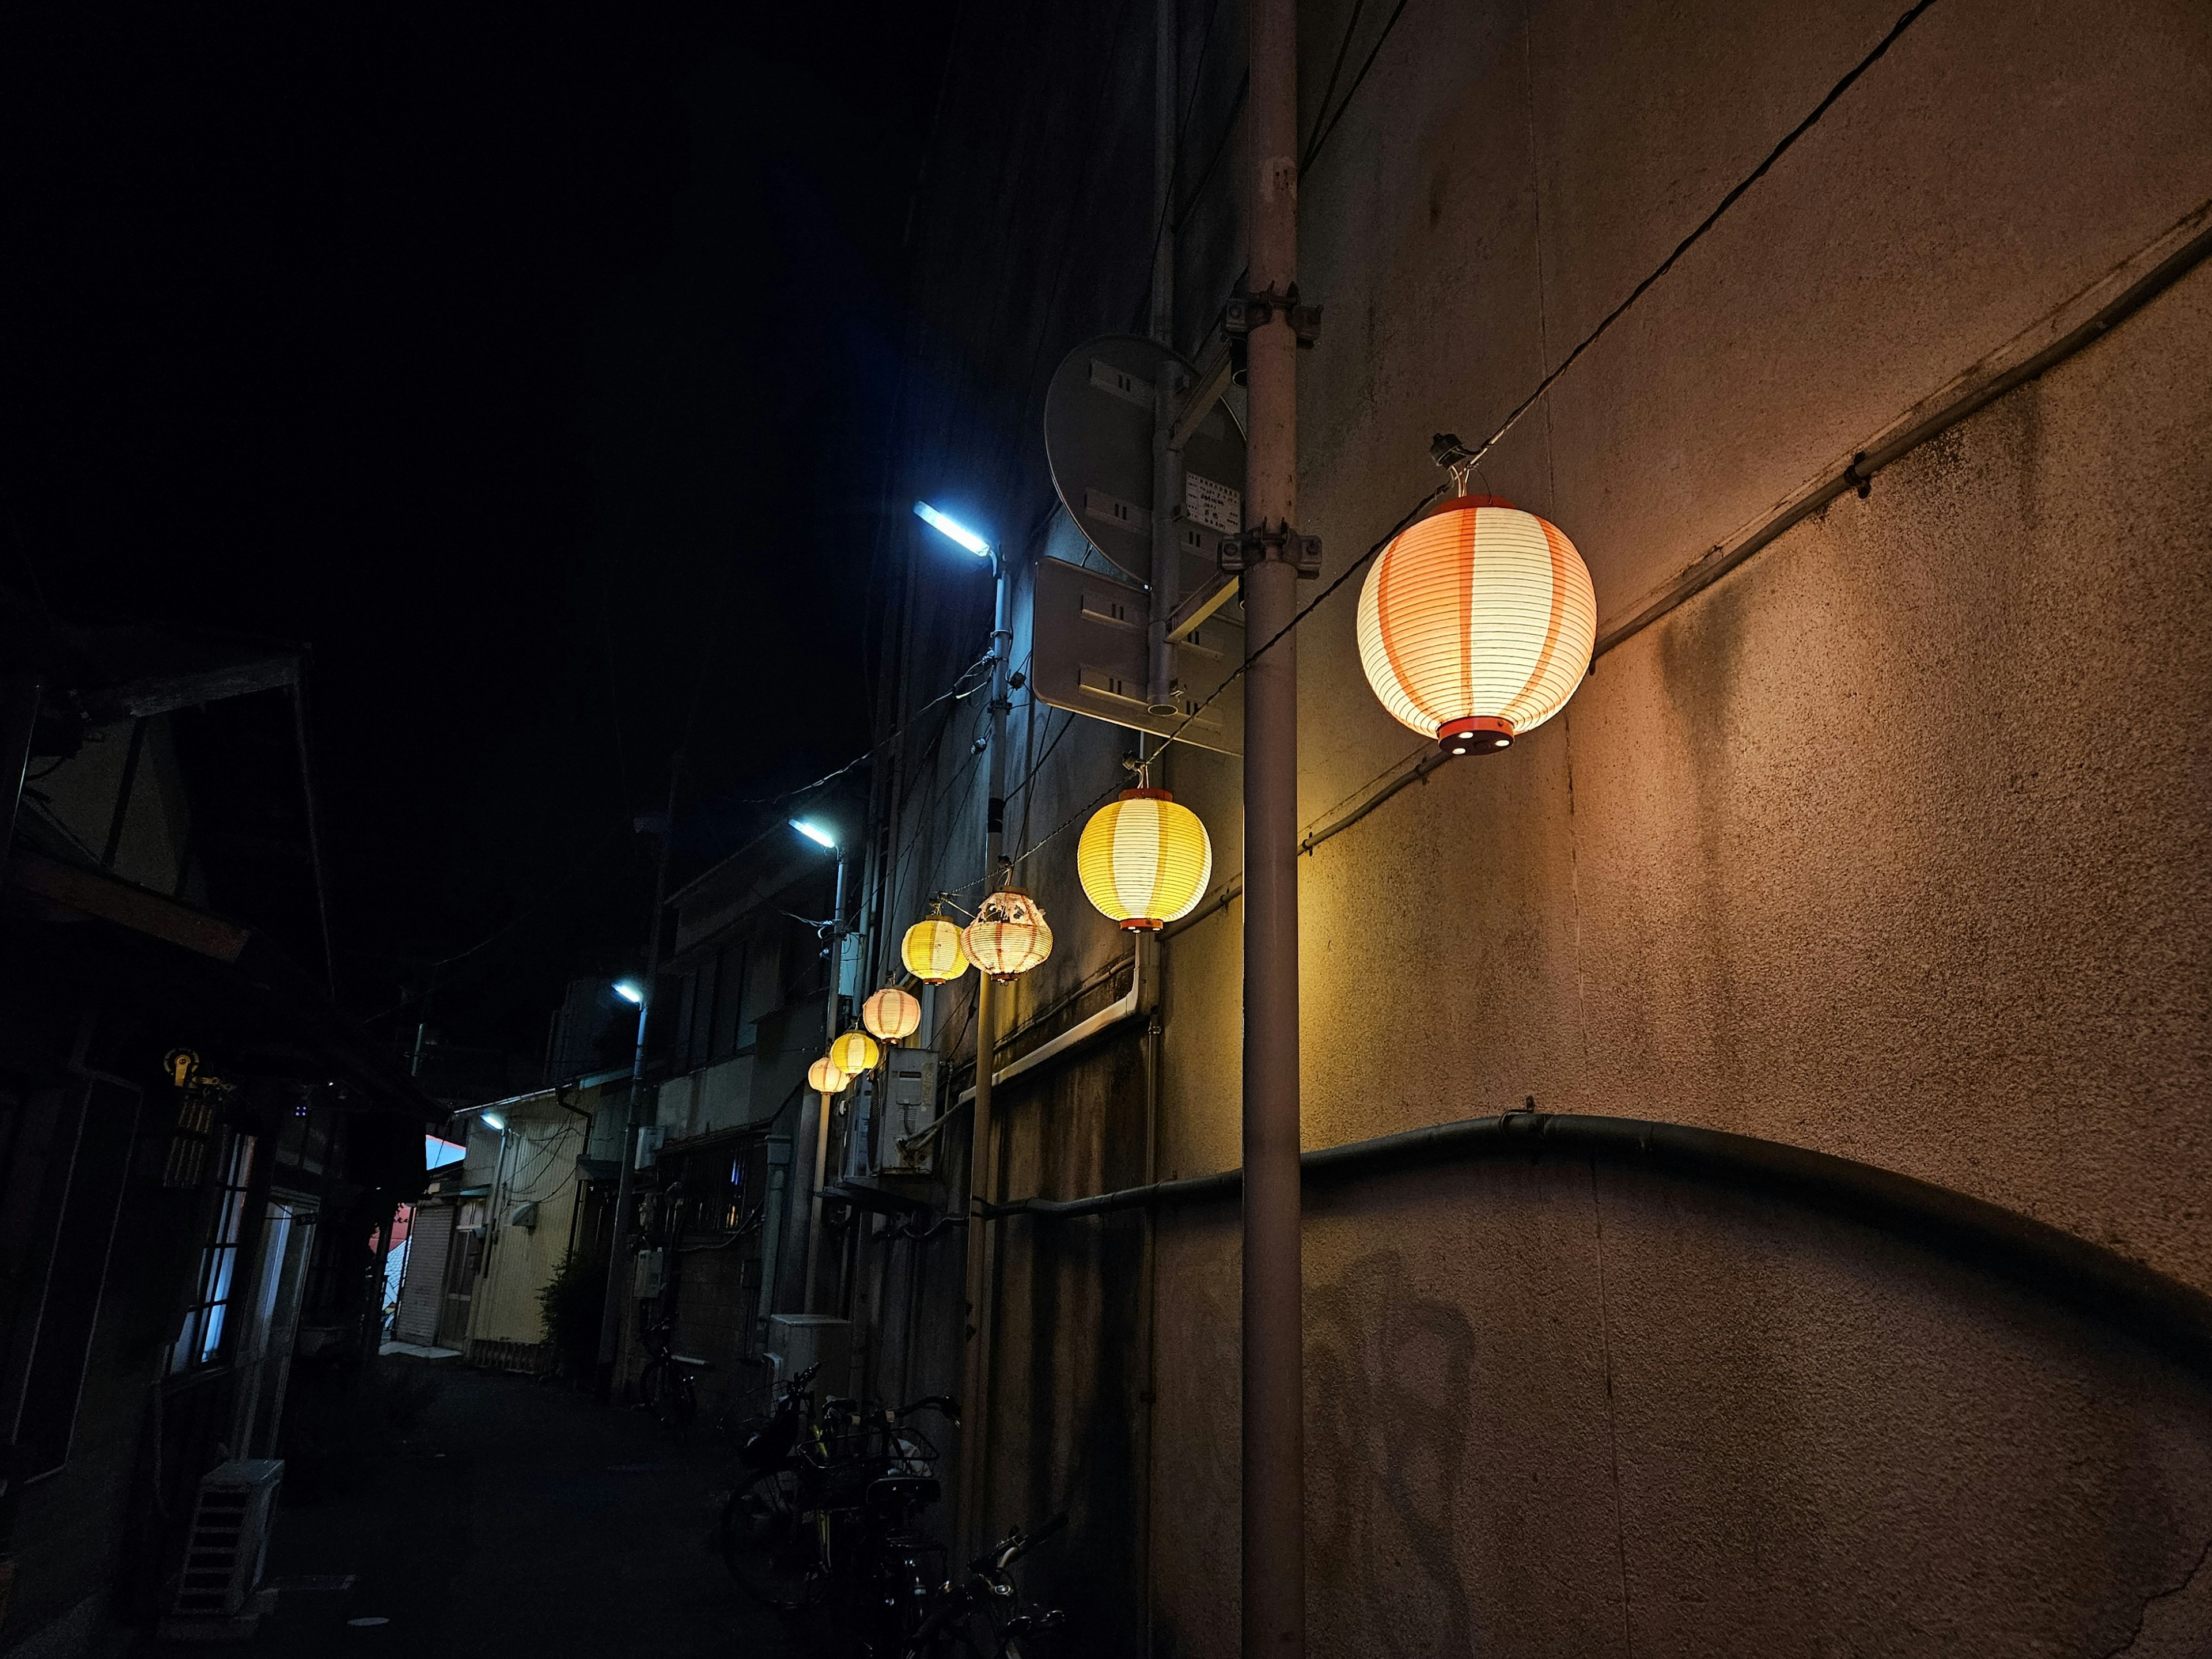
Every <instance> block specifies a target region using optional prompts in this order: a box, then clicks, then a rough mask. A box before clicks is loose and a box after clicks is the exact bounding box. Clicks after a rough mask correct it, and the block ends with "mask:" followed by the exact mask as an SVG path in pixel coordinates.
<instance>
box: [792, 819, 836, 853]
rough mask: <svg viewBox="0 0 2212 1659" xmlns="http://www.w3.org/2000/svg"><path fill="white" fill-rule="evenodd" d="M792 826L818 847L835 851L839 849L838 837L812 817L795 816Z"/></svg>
mask: <svg viewBox="0 0 2212 1659" xmlns="http://www.w3.org/2000/svg"><path fill="white" fill-rule="evenodd" d="M791 827H792V828H793V829H796V830H798V831H799V834H800V835H802V836H805V837H806V839H807V840H809V841H811V842H813V843H814V844H815V845H816V846H817V847H826V848H829V850H830V851H831V852H833V853H834V852H836V850H837V837H836V836H834V835H832V834H831V833H830V832H829V830H827V829H823V827H822V826H821V825H820V824H818V823H815V822H814V821H813V820H812V819H811V818H793V819H792V821H791Z"/></svg>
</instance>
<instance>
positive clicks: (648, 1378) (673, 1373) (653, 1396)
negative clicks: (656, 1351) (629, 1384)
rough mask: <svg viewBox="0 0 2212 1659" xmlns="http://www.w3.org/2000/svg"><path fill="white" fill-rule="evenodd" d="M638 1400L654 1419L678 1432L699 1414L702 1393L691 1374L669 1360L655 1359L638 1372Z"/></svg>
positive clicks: (666, 1427) (662, 1425)
mask: <svg viewBox="0 0 2212 1659" xmlns="http://www.w3.org/2000/svg"><path fill="white" fill-rule="evenodd" d="M637 1394H638V1398H639V1399H640V1400H641V1401H643V1402H644V1404H645V1408H646V1410H647V1411H648V1412H650V1413H653V1421H654V1422H656V1423H658V1424H659V1425H661V1427H663V1428H665V1429H675V1430H677V1431H679V1432H680V1431H683V1430H684V1429H685V1428H688V1427H689V1426H690V1423H691V1419H693V1418H694V1417H696V1416H697V1415H698V1414H699V1390H698V1387H697V1385H696V1383H693V1382H692V1380H691V1374H690V1372H689V1371H687V1370H683V1369H681V1368H680V1367H678V1365H677V1364H675V1363H674V1362H672V1361H671V1360H666V1359H655V1360H653V1361H652V1362H651V1363H650V1364H647V1366H646V1368H645V1369H644V1370H642V1371H641V1372H639V1373H638V1378H637Z"/></svg>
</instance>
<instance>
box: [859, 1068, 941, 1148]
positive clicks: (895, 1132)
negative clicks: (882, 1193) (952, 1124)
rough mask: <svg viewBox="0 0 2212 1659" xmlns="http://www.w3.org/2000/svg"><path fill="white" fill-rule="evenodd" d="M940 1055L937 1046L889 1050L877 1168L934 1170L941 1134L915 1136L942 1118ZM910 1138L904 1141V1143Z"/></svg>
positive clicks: (878, 1119)
mask: <svg viewBox="0 0 2212 1659" xmlns="http://www.w3.org/2000/svg"><path fill="white" fill-rule="evenodd" d="M937 1075H938V1055H937V1050H935V1049H934V1048H893V1049H891V1050H890V1053H889V1054H886V1055H885V1056H884V1068H883V1072H882V1076H883V1078H884V1080H885V1083H886V1085H887V1086H886V1087H885V1088H884V1099H883V1101H882V1103H880V1105H879V1106H878V1108H877V1109H876V1110H875V1112H874V1118H875V1130H876V1169H877V1170H878V1173H880V1174H883V1175H929V1174H932V1173H933V1172H934V1171H935V1170H936V1167H937V1137H936V1136H934V1135H932V1136H930V1137H929V1139H927V1140H924V1141H921V1144H919V1145H914V1144H912V1143H913V1142H914V1141H915V1137H917V1136H919V1135H920V1134H921V1132H922V1131H923V1130H925V1129H927V1128H928V1127H929V1126H930V1125H931V1124H933V1123H934V1122H936V1121H937ZM902 1142H906V1143H908V1144H907V1145H905V1146H902V1145H901V1144H900V1143H902Z"/></svg>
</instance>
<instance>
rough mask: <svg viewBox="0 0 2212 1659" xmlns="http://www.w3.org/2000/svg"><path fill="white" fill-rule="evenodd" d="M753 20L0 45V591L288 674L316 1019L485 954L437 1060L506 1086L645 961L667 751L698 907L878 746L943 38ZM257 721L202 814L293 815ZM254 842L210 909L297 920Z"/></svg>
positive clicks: (150, 36)
mask: <svg viewBox="0 0 2212 1659" xmlns="http://www.w3.org/2000/svg"><path fill="white" fill-rule="evenodd" d="M950 11H951V7H950V6H949V5H943V4H930V3H921V4H915V5H908V6H903V7H900V8H897V9H889V8H884V9H880V10H879V11H872V9H870V8H866V7H859V8H856V7H853V6H844V7H836V8H829V7H820V8H783V9H778V12H779V14H780V21H773V22H771V21H768V20H767V13H768V9H766V8H757V7H751V6H736V7H728V8H720V9H717V8H703V7H702V8H690V9H682V8H660V7H644V6H605V7H599V8H596V9H591V10H589V11H586V12H582V13H578V14H575V15H565V16H562V17H559V18H558V19H556V17H555V16H554V15H551V14H550V13H548V12H546V11H545V10H544V9H538V8H513V9H510V10H509V13H508V15H505V16H502V17H496V18H495V16H493V15H491V14H490V13H489V12H488V11H481V10H478V9H474V8H463V7H452V6H447V7H435V8H425V9H418V10H406V9H391V8H374V9H371V8H365V7H351V6H320V5H316V6H301V7H267V8H252V9H248V8H242V7H233V6H210V5H177V6H166V7H143V8H134V9H126V10H124V11H119V12H110V11H108V10H107V9H100V8H93V7H85V6H76V5H64V6H57V7H52V8H47V9H43V10H41V9H25V8H21V7H15V8H11V9H9V14H8V17H7V21H6V22H5V23H4V24H0V122H4V124H5V125H4V137H0V149H4V151H5V155H4V158H0V168H4V188H5V215H6V229H5V237H4V240H5V241H6V244H7V247H6V251H5V252H4V254H0V261H4V267H0V270H3V271H4V282H5V295H4V313H5V314H4V318H0V352H4V361H0V375H3V376H4V386H0V398H4V411H5V412H4V420H5V428H4V434H0V439H4V444H3V445H0V447H4V453H3V454H0V489H4V500H0V507H4V511H5V515H6V516H5V520H4V523H0V535H4V537H5V553H4V557H0V584H4V585H5V586H9V587H10V588H14V589H16V590H17V591H19V592H32V593H34V594H36V595H38V596H40V597H42V598H43V599H44V600H45V601H46V603H47V604H48V605H51V606H52V609H53V611H55V612H56V613H57V614H58V616H60V617H63V618H64V620H67V621H70V622H74V623H100V622H106V621H126V620H127V621H167V622H172V623H180V624H189V625H191V626H194V627H197V628H204V629H215V630H219V631H221V632H223V633H226V634H233V635H242V636H249V637H252V638H258V639H265V640H268V641H274V642H279V643H287V642H289V643H297V642H304V643H307V644H308V645H310V646H312V647H313V664H312V667H311V670H310V677H309V695H310V700H311V707H312V709H313V740H314V744H315V747H316V764H317V766H318V768H319V774H320V776H319V786H320V789H321V793H322V817H323V823H324V827H325V837H326V848H327V857H328V865H329V869H330V878H331V892H332V902H333V905H334V916H333V927H332V931H333V934H334V936H335V939H336V942H337V957H338V966H339V973H340V977H341V981H342V989H343V1001H344V1002H345V1004H346V1005H347V1006H349V1008H351V1009H352V1010H353V1011H354V1012H356V1013H359V1014H362V1015H363V1016H368V1017H374V1018H380V1019H381V1020H382V1021H383V1022H384V1023H383V1024H381V1025H380V1027H379V1028H378V1029H380V1030H396V1029H397V1028H398V1027H400V1026H402V1025H410V1024H411V1023H412V1021H413V1020H414V1019H415V1018H416V1015H417V1012H419V1010H418V1008H417V1006H416V1005H415V1004H414V1003H412V1002H410V1000H409V999H410V997H413V996H416V995H418V994H420V993H421V991H422V987H424V986H425V985H426V984H428V983H430V982H431V977H432V970H431V969H429V967H428V964H429V963H433V962H434V961H435V960H437V959H439V958H441V957H451V956H453V954H454V953H455V952H458V951H464V950H465V949H467V948H468V947H470V946H472V945H477V944H478V943H479V941H482V940H483V939H487V938H489V939H491V941H492V942H491V943H490V944H489V945H487V946H485V947H484V948H483V949H480V950H477V951H475V952H474V953H473V954H471V955H470V956H468V957H465V958H464V959H463V960H461V961H460V962H459V963H447V965H446V966H444V967H442V968H439V969H436V970H435V987H436V988H435V992H434V993H433V1003H432V1006H431V1010H430V1018H432V1019H433V1020H434V1021H435V1022H436V1023H438V1024H441V1026H443V1027H445V1028H446V1029H447V1033H448V1036H449V1037H451V1038H453V1040H456V1041H461V1042H477V1043H487V1044H495V1045H503V1046H508V1047H512V1048H517V1049H520V1050H524V1051H527V1050H529V1049H530V1048H532V1046H533V1045H535V1044H536V1043H537V1042H540V1041H541V1040H542V1036H543V1031H544V1017H545V1014H546V1012H547V1011H548V1010H549V1009H550V1007H551V1006H553V1004H554V1002H555V1001H556V1000H558V997H559V994H560V986H561V983H562V981H564V980H565V979H566V978H567V977H568V976H569V975H571V974H575V973H583V972H597V971H613V970H615V969H619V968H622V967H623V966H626V965H629V963H632V962H634V961H635V958H636V957H638V955H639V954H640V953H641V944H642V934H643V931H644V927H645V923H646V920H647V915H646V913H647V909H648V908H649V905H648V898H649V894H650V882H651V858H650V849H649V843H648V842H646V841H645V840H644V839H643V838H641V837H639V836H635V834H634V833H633V832H632V830H631V828H630V820H631V818H632V817H633V815H634V814H635V813H636V812H639V811H651V810H655V809H657V808H658V807H659V805H660V804H661V800H662V798H663V797H664V795H665V791H666V788H667V777H668V763H669V757H670V754H671V750H672V749H673V748H674V747H675V746H676V745H677V744H678V742H679V740H681V739H682V738H683V737H684V733H685V732H686V731H687V728H688V732H689V744H688V750H687V753H688V765H687V772H686V779H685V782H684V788H683V791H682V794H681V798H680V805H679V831H680V833H679V837H678V877H679V878H681V877H682V876H683V875H684V874H686V873H689V872H694V871H696V869H698V868H699V867H701V866H702V865H703V864H704V863H705V862H707V861H708V860H711V859H712V858H713V857H714V856H715V855H717V854H720V853H721V852H723V851H726V850H727V849H728V848H730V847H731V846H732V845H733V844H735V843H736V842H738V841H740V840H741V839H743V838H744V836H746V835H748V834H749V833H750V832H751V831H752V830H753V829H755V828H756V827H757V824H758V823H760V822H761V821H762V818H763V814H764V812H766V811H768V810H769V809H767V808H764V807H762V806H760V805H749V804H748V803H749V802H750V801H752V800H754V799H756V798H757V797H759V796H761V795H763V794H766V793H773V792H774V791H775V790H777V789H779V788H782V787H788V786H790V785H791V784H793V783H796V782H799V781H805V780H806V779H807V778H810V777H811V776H813V775H816V774H817V773H818V772H820V771H822V770H824V769H827V768H828V767H829V766H832V765H835V764H836V763H839V762H841V761H842V760H844V759H846V758H847V757H849V756H850V755H851V754H852V753H854V752H855V751H856V750H859V749H860V748H861V747H863V746H865V744H866V707H865V696H866V694H865V691H864V690H863V686H864V684H865V678H864V677H863V676H862V675H860V674H858V673H855V672H852V671H850V669H851V668H852V667H853V666H854V650H855V647H856V646H857V644H858V642H859V639H860V629H861V626H862V624H863V620H864V618H863V617H862V615H861V599H860V595H861V594H862V592H864V591H865V588H866V581H867V578H868V574H869V568H870V561H871V559H872V556H873V555H874V553H875V550H876V546H877V542H878V530H879V527H880V526H881V524H882V522H883V514H884V508H885V507H887V506H893V507H896V508H897V509H899V510H903V507H904V503H896V504H892V503H885V502H883V501H879V500H877V499H876V498H875V493H876V492H877V491H878V489H880V487H881V473H880V458H879V456H878V453H876V452H877V450H878V447H879V445H880V427H881V422H882V420H883V416H884V409H885V406H886V404H887V401H888V399H889V398H890V395H891V392H892V387H893V384H894V380H895V375H896V364H897V362H898V360H899V357H900V356H901V353H902V343H903V341H904V339H905V338H906V332H905V331H906V326H907V325H906V323H905V321H904V319H903V314H902V311H901V297H902V250H903V247H904V246H905V243H906V240H907V234H908V223H907V222H908V210H909V206H910V202H911V197H912V191H913V188H914V185H915V172H916V168H917V167H918V165H919V164H920V161H921V156H922V155H923V153H924V151H925V149H926V148H927V137H928V134H929V131H930V127H931V120H932V116H933V110H934V106H935V100H936V96H937V93H938V88H939V78H940V77H939V70H940V66H941V64H942V63H943V58H944V52H945V45H944V29H945V22H946V20H947V16H948V15H949V13H950ZM841 653H842V655H841ZM264 701H270V702H272V705H273V699H264ZM695 709H696V713H695V712H694V711H695ZM278 712H279V711H277V710H276V709H275V708H274V707H273V706H272V708H270V709H269V710H266V711H262V712H260V713H256V712H254V711H252V710H244V709H241V710H240V711H234V712H227V713H222V714H220V718H221V720H222V721H225V722H227V724H224V725H222V726H221V727H220V728H219V729H218V728H217V726H216V720H217V719H218V715H217V714H209V715H207V716H204V717H203V724H204V725H205V726H207V728H208V732H209V733H211V734H213V735H210V736H207V737H206V738H205V740H204V741H203V740H200V739H193V742H194V743H195V744H197V747H196V748H189V747H188V749H187V752H186V757H185V758H186V762H187V764H188V766H189V765H192V764H193V763H194V762H195V757H196V756H197V773H196V775H195V776H194V779H193V781H194V784H195V787H197V788H200V789H203V790H205V789H210V788H214V789H217V790H223V789H234V790H235V791H236V792H237V793H238V796H239V799H240V801H241V802H250V801H251V799H253V791H254V790H255V789H257V788H258V789H262V790H264V791H265V790H266V789H267V787H269V785H268V781H267V780H268V779H269V778H270V777H274V778H276V779H277V780H278V785H277V787H278V788H279V789H280V791H281V790H283V789H289V788H290V787H291V786H292V775H291V774H290V773H289V771H288V770H287V769H286V768H285V762H284V758H283V754H282V732H281V731H280V730H279V729H278V721H277V714H278ZM257 721H258V722H259V724H260V726H264V727H266V728H267V729H266V730H261V731H258V733H257V730H256V729H255V728H256V722H257ZM186 735H187V736H188V737H189V736H190V732H187V734H186ZM218 738H220V739H221V740H220V741H218V740H217V739H218ZM257 744H258V746H257ZM257 768H258V781H257V775H256V769H257ZM244 810H245V808H244V806H241V808H240V811H244ZM270 811H271V812H276V808H274V807H271V808H270ZM280 816H281V815H280ZM281 839H282V836H280V835H272V836H271V837H270V841H271V842H272V843H273V842H275V841H277V840H281ZM255 845H256V843H254V842H252V838H251V837H250V836H249V837H245V838H244V839H242V840H240V842H238V844H237V846H235V847H234V848H233V850H232V852H231V854H230V855H229V857H230V863H229V866H228V867H229V868H230V869H231V870H232V872H233V875H232V878H231V879H230V881H229V886H230V889H231V890H232V893H233V894H234V898H233V900H232V902H233V907H234V908H235V906H236V904H237V902H238V900H237V898H236V897H235V895H243V894H247V893H248V892H249V890H260V891H263V892H264V893H265V892H275V891H277V890H285V889H286V888H287V884H289V890H290V891H293V892H294V893H295V894H298V893H302V892H311V888H309V887H307V886H305V885H304V884H303V881H302V879H301V877H300V875H299V874H298V873H297V872H295V871H294V870H292V869H290V868H289V867H279V866H286V863H287V860H286V858H285V856H283V855H282V854H280V853H278V852H272V851H270V850H268V849H267V848H263V849H262V850H261V851H259V852H255V851H253V850H252V848H253V847H254V846H255ZM240 847H243V848H246V851H245V852H243V853H241V852H240V851H239V850H238V848H240ZM257 860H258V861H259V863H258V864H257V863H256V861H257ZM295 862H296V860H295ZM261 866H266V867H261ZM222 867H224V866H221V865H220V864H219V863H218V862H211V863H210V872H211V874H212V873H215V872H217V871H219V870H220V869H221V868H222ZM257 883H258V889H257V887H256V884H257ZM222 889H223V884H222V883H220V882H219V883H218V884H217V894H216V898H217V902H218V903H219V904H220V903H222V902H223V898H224V893H223V890H222ZM264 908H268V909H269V910H270V915H272V916H274V917H275V918H276V919H275V920H268V921H267V925H268V926H270V927H271V929H272V930H273V931H274V932H276V933H277V934H278V936H279V938H280V939H281V941H282V942H283V944H284V945H286V947H287V948H288V949H289V950H290V951H292V952H293V954H295V956H297V957H300V958H301V960H302V961H303V962H306V961H312V960H314V959H315V958H316V957H318V955H319V945H317V944H316V943H315V941H314V940H313V939H312V937H303V936H301V935H302V934H303V933H304V932H305V924H304V922H302V921H300V920H299V918H300V917H301V916H302V915H305V914H307V913H306V912H305V911H304V910H301V909H300V908H298V907H297V906H296V905H295V908H294V909H293V910H292V911H290V912H289V913H284V912H283V905H282V904H277V903H275V902H273V901H271V902H270V903H269V904H267V905H264ZM249 919H253V918H249ZM264 920H267V919H266V918H264Z"/></svg>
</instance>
